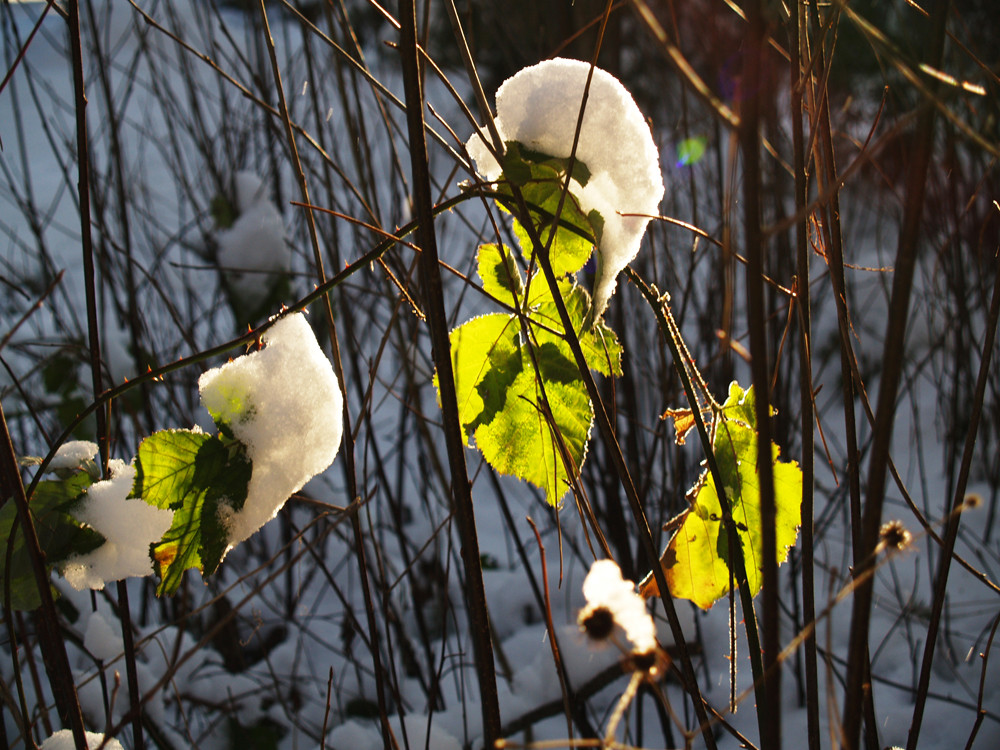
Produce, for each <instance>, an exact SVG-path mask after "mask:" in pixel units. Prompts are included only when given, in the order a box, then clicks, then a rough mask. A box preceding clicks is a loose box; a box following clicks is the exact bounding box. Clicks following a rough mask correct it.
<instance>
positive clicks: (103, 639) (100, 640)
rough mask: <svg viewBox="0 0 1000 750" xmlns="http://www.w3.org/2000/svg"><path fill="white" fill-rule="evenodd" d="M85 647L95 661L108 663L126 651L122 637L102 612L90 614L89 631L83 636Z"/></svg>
mask: <svg viewBox="0 0 1000 750" xmlns="http://www.w3.org/2000/svg"><path fill="white" fill-rule="evenodd" d="M83 647H84V648H85V649H87V651H89V652H90V654H91V655H92V656H93V657H94V658H95V659H100V660H101V661H107V662H109V661H112V660H114V659H115V658H117V657H118V656H119V655H120V654H121V653H122V651H124V650H125V646H124V645H123V643H122V637H121V635H119V634H118V633H116V632H115V630H114V628H112V627H111V625H110V624H109V623H108V621H107V620H105V619H104V617H103V616H102V615H101V613H100V612H91V613H90V618H89V619H88V620H87V629H86V631H84V634H83Z"/></svg>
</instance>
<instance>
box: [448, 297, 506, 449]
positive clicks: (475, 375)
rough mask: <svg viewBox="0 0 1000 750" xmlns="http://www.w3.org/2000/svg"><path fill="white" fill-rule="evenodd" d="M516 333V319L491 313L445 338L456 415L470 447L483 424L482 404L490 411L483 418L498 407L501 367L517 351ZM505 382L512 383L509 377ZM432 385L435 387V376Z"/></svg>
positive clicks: (502, 382) (503, 388) (502, 383)
mask: <svg viewBox="0 0 1000 750" xmlns="http://www.w3.org/2000/svg"><path fill="white" fill-rule="evenodd" d="M517 331H518V327H517V318H514V317H511V316H508V315H502V314H499V313H494V314H492V315H483V316H481V317H478V318H473V319H472V320H470V321H467V322H466V323H464V324H463V325H460V326H459V327H458V328H456V329H455V330H453V331H452V332H451V334H450V336H449V340H450V341H451V366H452V370H453V372H454V376H455V395H456V398H457V400H458V415H459V419H460V420H461V422H462V429H463V431H464V435H465V442H466V444H471V439H472V435H473V433H474V432H475V431H476V428H477V427H478V426H479V425H480V424H481V423H482V421H483V411H484V410H485V409H486V402H487V401H489V403H490V409H491V411H490V412H489V413H488V414H487V419H491V418H492V417H491V416H489V415H490V414H495V413H496V411H497V410H498V408H502V404H503V398H504V394H505V393H506V385H505V383H506V381H507V377H506V376H505V375H503V368H504V365H505V364H507V363H508V362H510V360H511V357H512V356H513V355H514V354H515V353H516V351H517V344H516V341H515V338H516V336H517ZM518 361H520V360H519V359H518ZM509 380H510V381H513V376H511V377H510V378H509ZM484 381H487V382H485V383H484ZM434 384H435V386H437V375H435V376H434Z"/></svg>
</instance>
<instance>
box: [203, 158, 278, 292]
mask: <svg viewBox="0 0 1000 750" xmlns="http://www.w3.org/2000/svg"><path fill="white" fill-rule="evenodd" d="M235 183H236V208H237V210H238V211H239V216H238V217H237V219H236V221H234V222H233V225H232V226H231V227H229V228H228V229H220V230H219V231H218V233H217V234H216V241H217V242H218V243H219V252H218V261H219V266H220V267H221V268H223V269H225V271H226V273H227V278H228V280H229V283H230V285H231V286H232V287H233V288H234V290H235V291H237V292H238V293H239V294H240V295H242V296H248V297H251V298H255V297H259V296H261V295H264V294H266V293H267V290H268V288H269V287H270V284H271V281H272V279H273V274H279V273H287V272H288V271H289V270H290V269H291V263H292V253H291V250H290V249H289V248H288V243H286V242H285V222H284V220H283V219H282V217H281V214H280V213H279V211H278V207H277V206H275V205H274V201H272V200H271V198H270V196H269V195H268V193H267V188H266V186H265V185H264V182H263V181H262V180H261V179H260V177H258V176H257V175H255V174H254V173H253V172H237V173H236V175H235Z"/></svg>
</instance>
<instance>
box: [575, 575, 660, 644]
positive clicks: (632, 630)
mask: <svg viewBox="0 0 1000 750" xmlns="http://www.w3.org/2000/svg"><path fill="white" fill-rule="evenodd" d="M583 596H584V598H585V599H586V600H587V605H586V606H585V607H584V608H583V609H582V610H580V615H579V618H578V622H579V623H580V626H581V627H583V628H584V630H586V631H587V634H588V635H589V636H591V638H593V639H595V640H603V639H606V638H608V637H610V635H611V633H612V631H613V625H617V626H618V627H620V628H621V629H622V630H624V631H625V635H626V636H627V637H628V639H629V640H630V641H631V642H632V645H633V647H634V648H633V651H634V653H637V654H645V653H649V652H651V651H654V650H655V649H656V648H657V645H656V627H655V626H654V625H653V618H652V617H650V615H649V612H648V611H647V610H646V601H645V600H644V599H643V598H642V597H641V596H639V594H638V593H636V590H635V584H633V583H632V582H631V581H626V580H625V579H623V578H622V572H621V569H620V568H619V567H618V565H617V564H616V563H615V562H614V561H613V560H598V561H597V562H595V563H594V564H593V565H592V566H591V567H590V572H589V573H587V577H586V578H585V579H584V581H583ZM609 616H610V619H609Z"/></svg>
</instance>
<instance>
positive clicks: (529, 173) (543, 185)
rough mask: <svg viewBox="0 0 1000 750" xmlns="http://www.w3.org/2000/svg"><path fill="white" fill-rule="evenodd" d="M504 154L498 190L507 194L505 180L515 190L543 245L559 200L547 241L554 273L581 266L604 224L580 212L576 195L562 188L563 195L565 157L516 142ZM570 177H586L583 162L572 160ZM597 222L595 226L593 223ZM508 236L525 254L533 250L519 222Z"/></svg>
mask: <svg viewBox="0 0 1000 750" xmlns="http://www.w3.org/2000/svg"><path fill="white" fill-rule="evenodd" d="M506 145H507V153H506V155H505V156H504V173H503V176H504V181H501V182H499V183H498V189H499V191H500V192H501V193H504V194H506V195H508V196H513V191H512V190H511V187H510V185H511V184H514V185H517V186H518V187H519V188H520V189H521V194H522V195H523V196H524V200H525V202H526V203H527V204H528V206H529V213H530V215H531V221H532V224H533V225H534V227H535V231H536V232H537V233H538V236H539V239H540V240H541V242H542V244H543V245H546V244H549V237H550V236H551V235H552V231H553V223H554V219H555V216H556V212H557V211H558V210H559V204H560V202H562V210H561V212H560V213H559V222H558V223H556V224H555V237H554V238H553V239H552V242H551V244H550V245H549V260H550V262H551V263H552V270H553V271H554V272H555V274H556V276H563V275H565V274H572V273H576V272H577V271H579V270H580V269H581V268H583V265H584V263H586V262H587V259H588V258H589V257H590V254H591V253H592V252H593V249H594V242H595V238H596V237H597V236H598V235H599V234H600V230H601V229H603V227H604V219H603V218H602V217H601V215H600V214H599V213H598V212H597V211H591V212H590V214H589V215H585V214H584V213H583V211H582V210H581V209H580V205H579V203H578V202H577V199H576V198H575V197H574V196H573V194H572V193H568V194H567V195H566V197H565V199H563V191H564V186H565V184H566V175H567V169H568V167H569V160H568V159H560V158H556V157H552V156H548V155H546V154H541V153H538V152H537V151H531V150H530V149H526V148H524V147H523V146H522V145H521V144H519V143H517V142H516V141H510V142H508V143H507V144H506ZM573 177H574V178H575V179H576V180H577V182H578V183H579V184H580V185H581V186H583V185H585V184H586V183H587V181H588V180H589V179H590V170H589V169H588V168H587V165H586V164H584V163H583V162H581V161H579V160H577V161H576V162H575V163H574V167H573ZM598 225H599V226H598ZM514 235H515V236H516V237H517V241H518V245H520V247H521V252H522V253H523V254H524V256H525V257H526V258H531V257H532V255H533V254H534V247H533V245H532V243H531V240H530V239H529V236H528V232H527V231H526V230H525V228H524V226H522V224H521V223H520V221H518V220H515V221H514Z"/></svg>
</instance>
